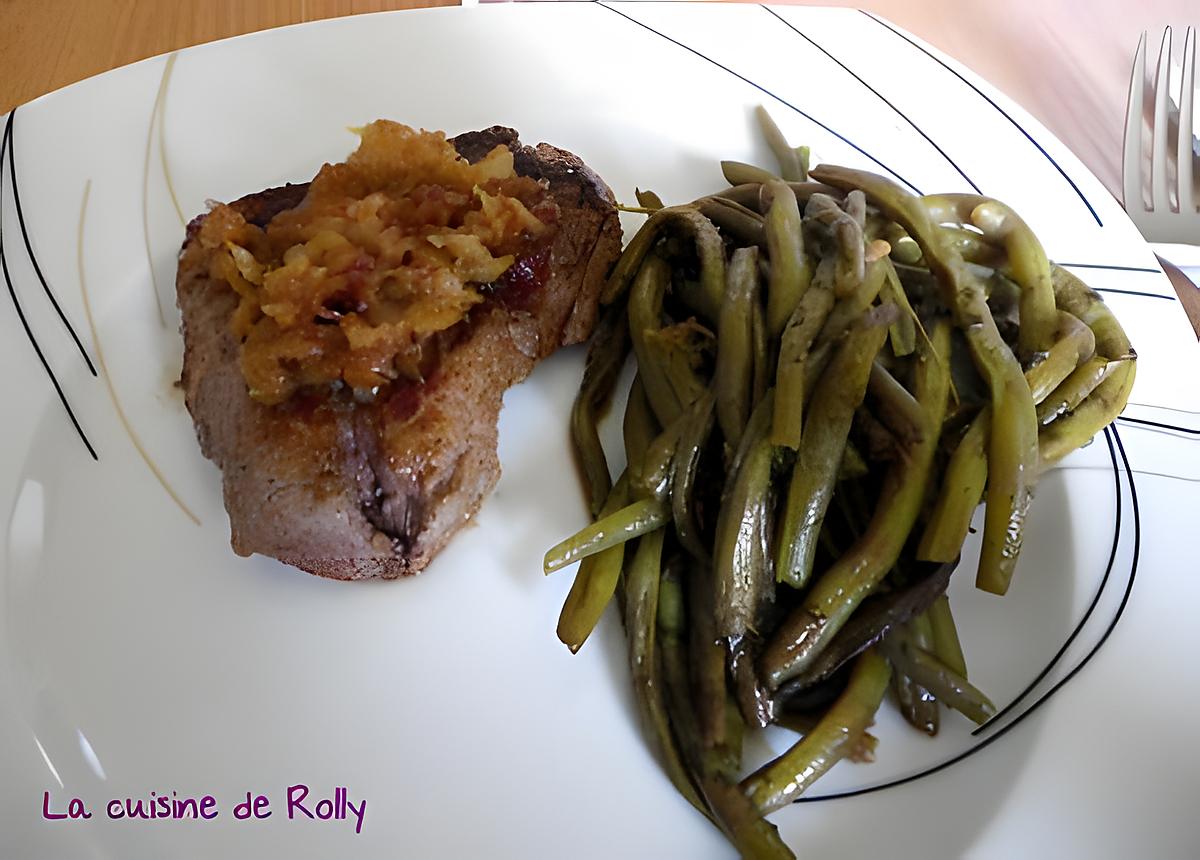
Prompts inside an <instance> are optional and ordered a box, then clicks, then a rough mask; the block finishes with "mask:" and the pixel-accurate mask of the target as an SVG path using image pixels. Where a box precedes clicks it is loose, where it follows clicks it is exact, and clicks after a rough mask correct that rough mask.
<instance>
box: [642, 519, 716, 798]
mask: <svg viewBox="0 0 1200 860" xmlns="http://www.w3.org/2000/svg"><path fill="white" fill-rule="evenodd" d="M662 546H663V532H662V531H661V530H659V531H655V532H651V533H650V534H647V535H646V536H645V537H643V538H642V539H641V540H639V541H638V546H637V550H636V551H635V552H634V555H633V561H632V563H631V564H630V565H629V570H628V572H627V573H626V577H625V605H626V607H627V609H626V623H625V631H626V638H627V639H628V645H629V668H630V671H631V673H632V675H633V690H634V695H635V698H636V700H637V704H638V712H639V713H640V714H641V718H642V723H643V725H644V726H645V729H646V733H647V734H648V735H649V736H650V737H651V738H652V739H653V743H654V745H655V747H656V750H657V753H658V757H659V759H660V760H661V761H662V763H663V767H664V768H665V769H666V771H667V776H668V777H669V778H670V780H671V782H672V783H673V784H674V785H675V788H676V789H678V790H679V793H680V794H682V795H683V796H684V797H685V798H687V800H688V802H690V803H691V804H692V805H693V806H695V807H696V808H697V809H698V810H700V811H701V812H703V813H705V814H707V811H706V810H707V807H706V805H705V803H704V800H703V799H702V798H701V797H700V795H699V793H698V792H697V790H696V788H695V787H694V786H693V785H692V782H691V777H690V776H689V774H688V769H687V766H686V765H685V764H684V762H683V757H682V755H681V753H680V750H679V748H678V746H677V744H676V743H675V739H674V737H673V736H672V734H671V726H670V722H669V719H668V717H667V710H666V702H665V700H664V696H663V684H662V678H661V674H662V672H661V670H660V667H659V662H660V659H661V657H660V655H659V653H658V649H657V647H656V641H655V640H656V636H655V632H656V629H657V627H658V614H659V613H658V608H659V597H660V587H661V582H662Z"/></svg>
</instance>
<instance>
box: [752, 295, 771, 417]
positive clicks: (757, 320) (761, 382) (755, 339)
mask: <svg viewBox="0 0 1200 860" xmlns="http://www.w3.org/2000/svg"><path fill="white" fill-rule="evenodd" d="M750 347H751V367H752V368H753V372H752V373H751V374H750V408H751V410H753V409H754V407H755V406H757V405H758V404H759V403H760V402H762V399H763V395H764V394H766V393H767V389H768V388H770V387H771V382H772V379H771V377H772V375H773V374H772V371H773V370H774V367H773V366H772V365H771V364H770V362H771V361H773V360H774V356H773V354H772V353H773V350H768V347H767V318H766V312H765V311H764V310H763V303H762V301H760V298H759V294H758V293H756V294H755V296H754V304H753V305H752V306H751V310H750Z"/></svg>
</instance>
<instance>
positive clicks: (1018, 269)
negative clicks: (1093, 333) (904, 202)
mask: <svg viewBox="0 0 1200 860" xmlns="http://www.w3.org/2000/svg"><path fill="white" fill-rule="evenodd" d="M921 199H922V202H923V203H924V204H925V206H926V208H927V209H928V210H929V212H930V217H931V218H932V219H933V220H934V221H937V222H939V223H944V222H946V221H958V222H959V223H968V224H972V225H974V226H975V227H976V228H978V229H979V230H980V231H982V233H983V235H984V237H986V238H987V239H989V240H991V241H992V242H994V243H996V244H998V245H1002V246H1003V247H1004V249H1005V251H1006V253H1007V255H1008V266H1007V268H1008V270H1009V271H1010V272H1011V273H1012V278H1013V280H1015V281H1016V282H1017V283H1018V284H1020V286H1021V328H1020V339H1019V342H1018V348H1019V350H1020V353H1021V356H1022V357H1023V358H1024V359H1025V360H1026V361H1030V363H1032V362H1033V361H1037V360H1039V359H1040V358H1041V356H1042V355H1043V354H1044V353H1046V352H1047V351H1049V349H1050V347H1051V346H1053V345H1054V333H1055V331H1056V329H1057V328H1058V321H1057V319H1056V315H1055V310H1054V287H1053V285H1052V284H1051V281H1050V261H1049V260H1047V259H1046V252H1045V251H1044V250H1042V243H1041V242H1039V241H1038V238H1037V236H1035V235H1033V231H1032V230H1030V229H1029V225H1027V224H1026V223H1025V222H1024V221H1022V220H1021V218H1020V216H1019V215H1017V213H1016V212H1014V211H1013V210H1012V209H1010V208H1009V207H1007V206H1005V205H1004V204H1003V203H1001V202H999V201H998V200H992V199H990V198H987V197H981V196H979V195H977V194H939V195H933V196H929V197H923V198H921Z"/></svg>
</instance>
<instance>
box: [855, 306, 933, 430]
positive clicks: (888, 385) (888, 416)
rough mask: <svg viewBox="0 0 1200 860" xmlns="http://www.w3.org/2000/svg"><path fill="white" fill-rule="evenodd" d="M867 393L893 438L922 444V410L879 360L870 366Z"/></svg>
mask: <svg viewBox="0 0 1200 860" xmlns="http://www.w3.org/2000/svg"><path fill="white" fill-rule="evenodd" d="M889 331H890V326H889ZM867 394H868V395H870V397H871V400H872V402H873V404H874V406H875V413H876V414H877V415H878V416H879V419H880V420H881V421H882V422H883V424H884V426H885V427H887V428H888V429H889V430H891V431H892V435H894V436H895V437H896V439H898V440H899V441H900V442H902V443H905V444H909V445H911V444H914V443H916V442H919V441H921V434H922V433H923V432H924V420H925V419H924V416H923V415H922V413H921V407H920V406H919V405H918V404H917V400H916V398H915V397H913V396H912V395H911V394H909V392H908V389H907V388H905V387H904V386H903V385H901V384H900V383H899V382H898V381H897V380H896V377H894V376H892V374H891V372H890V371H889V370H888V369H887V368H886V367H884V366H883V365H882V364H880V363H879V361H878V360H876V361H875V362H874V363H873V364H872V365H871V376H870V378H869V379H868V380H867Z"/></svg>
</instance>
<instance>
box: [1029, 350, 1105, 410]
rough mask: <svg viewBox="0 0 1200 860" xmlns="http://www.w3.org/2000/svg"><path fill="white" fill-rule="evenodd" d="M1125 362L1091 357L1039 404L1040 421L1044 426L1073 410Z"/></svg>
mask: <svg viewBox="0 0 1200 860" xmlns="http://www.w3.org/2000/svg"><path fill="white" fill-rule="evenodd" d="M1124 363H1126V359H1118V360H1116V361H1111V360H1109V359H1107V358H1104V357H1102V356H1093V357H1092V358H1089V359H1088V360H1087V361H1085V362H1084V363H1083V364H1081V365H1080V366H1079V367H1078V368H1076V370H1075V371H1074V372H1073V373H1072V374H1071V375H1070V376H1068V377H1067V378H1066V379H1064V380H1063V381H1062V384H1061V385H1059V386H1058V387H1057V388H1055V389H1054V391H1053V392H1051V394H1050V396H1049V397H1047V398H1046V399H1045V400H1044V401H1042V403H1040V404H1039V405H1038V411H1037V417H1038V423H1039V424H1042V425H1043V426H1044V425H1046V424H1049V423H1050V422H1051V421H1053V420H1055V419H1056V418H1058V417H1059V416H1061V415H1066V414H1067V413H1069V412H1073V411H1074V410H1075V409H1077V408H1078V407H1079V405H1080V404H1081V403H1083V401H1084V400H1085V399H1086V398H1087V397H1088V395H1090V394H1091V393H1092V392H1093V391H1095V390H1096V389H1097V388H1099V387H1100V385H1101V383H1103V382H1104V380H1106V379H1108V377H1110V376H1112V374H1113V372H1114V371H1116V370H1117V369H1118V368H1119V367H1120V366H1121V365H1122V364H1124Z"/></svg>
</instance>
